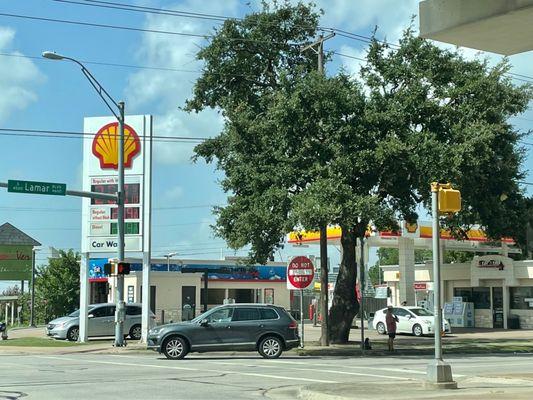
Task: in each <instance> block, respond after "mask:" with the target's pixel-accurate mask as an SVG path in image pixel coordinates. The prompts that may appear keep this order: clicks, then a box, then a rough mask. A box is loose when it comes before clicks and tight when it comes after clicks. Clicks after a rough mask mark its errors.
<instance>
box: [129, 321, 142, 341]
mask: <svg viewBox="0 0 533 400" xmlns="http://www.w3.org/2000/svg"><path fill="white" fill-rule="evenodd" d="M141 332H142V331H141V325H133V326H132V327H131V328H130V338H131V340H141Z"/></svg>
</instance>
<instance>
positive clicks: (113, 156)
mask: <svg viewBox="0 0 533 400" xmlns="http://www.w3.org/2000/svg"><path fill="white" fill-rule="evenodd" d="M84 133H85V134H86V136H85V138H84V141H83V190H85V191H91V192H100V193H108V194H115V193H116V192H117V188H118V173H117V171H118V147H119V126H118V122H117V120H116V119H115V118H114V117H94V118H85V119H84ZM151 138H152V116H150V115H134V116H126V123H125V124H124V168H125V171H124V203H125V209H124V215H125V223H124V231H125V239H124V240H125V251H126V252H142V251H144V248H145V247H146V246H145V244H144V241H143V237H144V235H143V232H144V229H145V224H148V220H147V217H148V214H147V213H146V210H148V208H149V206H150V193H151V179H150V178H151ZM117 217H118V208H117V206H116V204H115V203H114V202H113V201H107V200H99V199H86V198H84V199H83V215H82V252H89V253H92V252H99V253H114V252H116V251H117V248H118V236H117V234H118V232H117Z"/></svg>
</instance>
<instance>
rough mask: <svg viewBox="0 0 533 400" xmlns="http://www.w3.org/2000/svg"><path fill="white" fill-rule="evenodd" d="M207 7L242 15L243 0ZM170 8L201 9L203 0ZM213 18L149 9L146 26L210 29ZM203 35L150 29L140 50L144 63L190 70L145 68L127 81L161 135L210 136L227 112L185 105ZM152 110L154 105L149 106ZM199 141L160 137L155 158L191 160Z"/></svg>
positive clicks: (136, 106)
mask: <svg viewBox="0 0 533 400" xmlns="http://www.w3.org/2000/svg"><path fill="white" fill-rule="evenodd" d="M204 6H205V7H204V8H203V9H202V12H204V13H209V14H219V15H236V12H237V9H238V6H239V3H238V1H237V0H228V1H224V2H206V3H205V5H204ZM166 8H169V9H172V8H175V9H179V10H183V11H198V2H196V1H194V0H188V1H186V2H184V3H182V4H179V6H176V7H173V6H172V5H167V6H166ZM212 27H213V21H210V20H201V19H186V18H177V17H172V16H162V15H149V16H147V18H146V23H145V28H146V29H158V30H165V31H174V32H183V33H190V34H209V33H211V32H212ZM205 44H206V42H205V40H203V39H202V38H198V37H187V36H175V35H161V34H151V33H147V34H145V35H144V36H143V38H142V40H141V42H140V44H139V48H138V51H137V54H136V58H137V59H138V60H139V63H142V64H143V65H151V66H161V67H167V68H174V69H180V70H186V71H180V72H175V71H157V70H142V71H139V72H137V73H135V74H133V75H131V76H130V78H129V82H128V87H127V98H128V104H129V105H130V107H132V109H133V110H135V111H136V112H140V113H147V112H150V111H151V112H152V113H153V114H155V117H154V134H155V135H157V136H185V137H209V136H214V135H216V134H218V133H219V132H220V130H221V128H222V118H221V117H220V116H219V115H218V114H217V113H216V112H215V111H213V110H206V111H204V112H202V113H200V114H187V113H185V112H183V111H180V110H179V107H180V106H183V105H184V103H185V100H186V99H188V98H190V97H191V95H192V88H193V85H194V82H195V80H196V78H197V77H198V76H199V74H198V73H191V72H187V71H199V70H200V69H201V63H200V62H198V61H197V60H195V56H196V53H197V52H198V50H199V49H200V46H202V45H205ZM146 110H150V111H146ZM193 148H194V145H193V144H190V143H169V142H157V141H156V143H155V145H154V159H155V160H156V162H159V163H164V164H177V163H187V162H189V160H190V158H191V156H192V155H193V151H192V149H193Z"/></svg>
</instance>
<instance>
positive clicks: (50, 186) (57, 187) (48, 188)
mask: <svg viewBox="0 0 533 400" xmlns="http://www.w3.org/2000/svg"><path fill="white" fill-rule="evenodd" d="M7 191H8V192H14V193H31V194H49V195H54V196H65V195H66V194H67V185H65V184H64V183H51V182H32V181H12V180H8V181H7Z"/></svg>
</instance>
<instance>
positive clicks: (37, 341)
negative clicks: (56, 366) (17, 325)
mask: <svg viewBox="0 0 533 400" xmlns="http://www.w3.org/2000/svg"><path fill="white" fill-rule="evenodd" d="M80 345H82V343H76V342H69V341H67V340H55V339H48V338H33V337H23V338H14V339H8V340H0V346H20V347H72V346H80Z"/></svg>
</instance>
